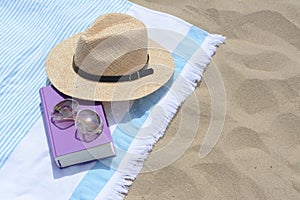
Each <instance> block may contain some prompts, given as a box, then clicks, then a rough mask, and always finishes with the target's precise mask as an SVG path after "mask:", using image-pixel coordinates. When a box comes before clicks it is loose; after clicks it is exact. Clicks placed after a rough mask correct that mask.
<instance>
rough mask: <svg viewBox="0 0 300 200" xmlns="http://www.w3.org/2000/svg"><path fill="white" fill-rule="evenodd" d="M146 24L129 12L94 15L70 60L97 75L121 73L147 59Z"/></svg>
mask: <svg viewBox="0 0 300 200" xmlns="http://www.w3.org/2000/svg"><path fill="white" fill-rule="evenodd" d="M147 50H148V35H147V29H146V26H145V25H144V24H143V23H142V22H141V21H139V20H137V19H135V18H134V17H131V16H130V15H126V14H120V13H111V14H106V15H103V16H101V17H100V18H98V19H97V20H96V21H95V22H94V23H93V24H92V26H91V27H90V28H89V29H87V30H86V31H85V32H83V34H82V35H81V37H80V38H79V40H78V43H77V47H76V51H75V55H74V61H75V64H76V65H77V66H78V67H79V68H80V70H82V71H84V72H87V73H89V74H94V75H98V76H120V75H121V76H122V75H127V74H131V73H133V72H136V71H138V70H139V69H141V68H143V66H144V65H145V64H146V62H147Z"/></svg>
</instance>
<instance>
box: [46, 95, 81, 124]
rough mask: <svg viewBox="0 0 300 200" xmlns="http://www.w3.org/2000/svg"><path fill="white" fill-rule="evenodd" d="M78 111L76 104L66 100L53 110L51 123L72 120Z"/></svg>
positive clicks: (73, 101)
mask: <svg viewBox="0 0 300 200" xmlns="http://www.w3.org/2000/svg"><path fill="white" fill-rule="evenodd" d="M77 109H78V102H77V101H75V100H72V99H66V100H64V101H61V102H59V103H58V104H56V105H55V106H54V108H53V112H52V113H51V117H52V119H53V121H59V120H73V119H74V117H75V116H76V112H77Z"/></svg>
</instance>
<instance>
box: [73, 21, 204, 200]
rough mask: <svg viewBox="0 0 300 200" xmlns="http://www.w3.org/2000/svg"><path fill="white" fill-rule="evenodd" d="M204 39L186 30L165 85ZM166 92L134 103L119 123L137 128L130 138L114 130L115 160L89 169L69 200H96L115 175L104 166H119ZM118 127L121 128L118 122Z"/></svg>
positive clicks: (197, 31) (199, 32)
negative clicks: (111, 164) (173, 69)
mask: <svg viewBox="0 0 300 200" xmlns="http://www.w3.org/2000/svg"><path fill="white" fill-rule="evenodd" d="M206 36H207V33H206V32H205V31H203V30H201V29H199V28H197V27H195V26H192V27H191V28H190V31H189V32H188V34H187V35H186V36H185V38H184V39H183V40H182V41H181V42H180V43H179V44H178V46H177V48H176V49H175V50H174V52H173V53H172V56H173V59H174V61H175V72H174V76H173V78H172V80H170V81H169V82H168V83H167V84H172V82H173V81H175V80H176V78H177V77H178V76H179V74H180V73H181V71H182V70H183V68H184V67H185V65H186V63H187V62H188V60H189V59H190V57H191V56H192V55H193V54H194V53H195V51H196V50H197V49H199V47H200V45H201V44H202V42H203V41H204V40H205V38H206ZM190 47H193V48H192V50H188V49H189V48H190ZM166 88H168V87H163V88H161V89H160V90H158V91H156V92H154V93H153V94H151V95H149V96H147V97H144V98H142V99H139V100H136V101H135V102H134V104H133V105H132V108H131V109H130V112H129V114H128V115H126V116H125V117H124V119H123V120H124V121H127V118H128V117H129V118H131V119H135V121H134V124H133V125H134V126H137V127H139V128H137V129H132V130H131V131H130V134H127V133H125V132H124V131H123V129H122V128H118V127H117V128H116V129H115V131H114V132H113V140H114V143H115V146H116V149H119V151H118V152H117V156H116V157H114V158H108V159H104V160H101V161H97V162H96V163H95V165H94V166H93V167H92V169H91V170H89V171H88V173H87V174H86V175H85V177H84V178H83V179H82V180H81V182H80V183H79V185H78V186H77V188H76V189H75V190H74V192H73V194H72V196H71V199H72V200H80V199H86V200H92V199H95V198H96V197H97V195H98V194H99V193H100V192H101V190H102V189H103V187H104V186H105V184H106V183H107V181H108V180H109V179H110V178H111V177H112V176H113V174H114V173H115V172H116V170H115V169H113V168H109V167H107V163H111V162H114V166H118V165H119V164H120V163H121V161H122V159H123V158H124V156H125V154H124V152H126V151H127V150H128V148H129V147H130V144H131V143H132V141H133V139H134V137H135V136H136V134H138V131H139V130H140V128H141V127H142V125H143V124H144V122H145V121H146V119H147V117H148V115H149V113H150V111H151V108H152V107H153V106H154V105H155V104H156V103H157V102H158V101H159V100H160V99H161V98H162V97H163V96H164V94H165V92H167V91H166ZM146 98H147V99H146ZM139 113H144V114H143V115H142V116H136V115H137V114H139ZM120 124H122V122H121V123H120ZM131 125H132V124H131Z"/></svg>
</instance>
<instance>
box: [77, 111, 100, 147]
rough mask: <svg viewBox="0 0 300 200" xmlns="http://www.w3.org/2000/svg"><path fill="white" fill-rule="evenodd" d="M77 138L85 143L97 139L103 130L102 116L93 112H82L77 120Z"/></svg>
mask: <svg viewBox="0 0 300 200" xmlns="http://www.w3.org/2000/svg"><path fill="white" fill-rule="evenodd" d="M75 126H76V128H77V134H76V138H77V139H79V140H82V141H85V142H90V141H92V140H94V139H96V138H97V137H98V136H99V135H100V133H101V132H102V129H103V123H102V120H101V118H100V116H99V115H98V114H97V113H96V112H95V111H92V110H81V111H80V112H79V113H78V114H77V116H76V120H75Z"/></svg>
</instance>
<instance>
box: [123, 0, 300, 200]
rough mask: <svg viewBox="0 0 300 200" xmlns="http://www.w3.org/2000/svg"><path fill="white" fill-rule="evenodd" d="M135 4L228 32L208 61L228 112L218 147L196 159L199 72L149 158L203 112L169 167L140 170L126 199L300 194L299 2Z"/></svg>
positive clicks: (203, 98)
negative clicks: (217, 74) (219, 82)
mask: <svg viewBox="0 0 300 200" xmlns="http://www.w3.org/2000/svg"><path fill="white" fill-rule="evenodd" d="M132 2H134V3H137V4H140V5H142V6H145V7H148V8H151V9H155V10H159V11H163V12H166V13H170V14H172V15H175V16H177V17H180V18H182V19H184V20H186V21H188V22H190V23H192V24H194V25H196V26H198V27H200V28H202V29H204V30H206V31H208V32H210V33H219V34H222V35H224V36H226V37H227V40H226V43H225V44H224V45H221V46H220V48H218V49H217V53H216V55H215V56H214V57H213V62H212V63H211V64H210V65H209V67H217V69H218V70H219V72H220V73H221V77H222V79H223V82H224V88H225V91H226V97H227V100H226V109H227V111H226V121H225V125H224V128H223V131H222V135H221V137H220V139H219V141H218V143H217V145H216V146H215V148H214V149H213V151H212V152H211V153H210V154H209V155H207V156H206V157H205V158H202V159H200V157H199V150H200V147H201V144H202V142H203V139H204V136H205V134H206V132H207V130H208V127H209V122H210V116H211V111H210V110H211V99H210V95H209V92H208V87H207V84H206V83H205V78H206V76H208V75H207V73H204V79H203V81H202V82H201V83H200V84H199V87H197V88H196V90H195V93H194V94H193V95H191V97H189V98H188V100H187V101H186V102H185V103H184V104H183V106H182V108H181V109H180V110H179V111H178V113H177V115H176V117H175V118H174V119H173V121H172V123H171V124H170V126H169V128H168V130H167V131H166V133H165V137H164V138H162V139H161V140H160V141H159V142H158V143H157V145H156V146H155V148H154V149H153V151H152V152H151V153H150V155H149V160H151V158H152V157H154V156H156V157H159V156H158V155H160V154H159V153H160V151H163V149H164V148H166V146H167V144H169V143H172V138H174V137H175V135H176V133H178V129H179V128H180V127H184V128H183V129H185V130H186V131H195V130H189V127H192V126H191V125H194V124H192V123H198V122H197V121H196V122H195V121H194V120H193V119H195V118H197V117H196V116H198V115H200V121H199V123H198V126H197V127H198V129H196V136H195V137H194V138H192V143H191V145H190V146H189V148H188V149H187V150H186V151H184V154H183V155H181V156H180V157H179V158H178V159H175V160H174V162H172V163H171V164H170V165H168V166H166V167H164V168H162V169H159V170H155V171H153V172H148V173H145V172H144V173H141V174H139V176H138V177H137V179H136V180H135V181H134V183H133V184H132V186H131V187H130V190H129V194H128V195H127V197H126V199H127V200H135V199H139V200H140V199H155V200H157V199H272V200H273V199H280V200H282V199H300V117H299V116H300V1H299V0H288V1H287V0H278V1H270V0H266V1H260V0H252V1H246V0H238V1H215V0H209V1H204V0H188V1H181V0H147V1H145V0H133V1H132ZM195 99H196V100H195ZM195 103H196V104H195ZM195 106H196V107H197V106H198V107H199V109H195ZM183 108H184V111H183ZM186 113H188V117H190V118H189V119H188V120H184V119H186V118H187V117H186ZM183 115H184V116H183ZM181 132H182V131H181ZM183 136H184V135H183ZM183 138H184V137H183ZM169 153H171V151H169ZM161 155H162V156H161V159H163V158H164V156H166V155H163V153H161ZM147 166H149V161H146V163H145V167H144V169H146V168H147ZM144 171H147V170H144Z"/></svg>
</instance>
